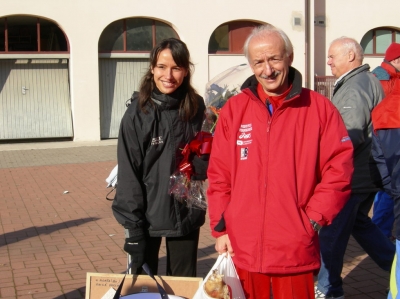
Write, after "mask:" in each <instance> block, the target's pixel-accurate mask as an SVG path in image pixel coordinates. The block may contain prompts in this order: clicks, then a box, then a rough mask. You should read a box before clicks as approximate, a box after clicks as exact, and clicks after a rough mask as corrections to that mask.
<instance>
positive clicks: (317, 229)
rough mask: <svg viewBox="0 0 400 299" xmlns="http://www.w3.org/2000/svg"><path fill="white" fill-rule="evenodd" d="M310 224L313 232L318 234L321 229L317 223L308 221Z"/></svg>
mask: <svg viewBox="0 0 400 299" xmlns="http://www.w3.org/2000/svg"><path fill="white" fill-rule="evenodd" d="M310 223H311V225H312V228H313V230H315V231H316V232H318V231H319V230H320V229H321V227H322V226H321V225H319V224H318V222H315V221H314V220H312V219H310Z"/></svg>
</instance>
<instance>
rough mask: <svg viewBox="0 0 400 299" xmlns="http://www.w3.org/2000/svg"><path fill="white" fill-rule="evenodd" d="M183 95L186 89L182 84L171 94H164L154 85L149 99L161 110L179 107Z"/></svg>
mask: <svg viewBox="0 0 400 299" xmlns="http://www.w3.org/2000/svg"><path fill="white" fill-rule="evenodd" d="M185 96H186V91H185V90H184V88H183V87H182V86H180V87H179V88H178V89H177V90H175V91H174V92H173V93H171V94H164V93H162V92H161V91H159V90H158V88H157V87H155V88H154V90H153V92H152V94H151V99H152V101H153V102H154V103H155V104H157V106H158V107H159V108H161V109H163V110H172V109H178V108H179V105H180V103H181V101H182V100H183V99H184V97H185Z"/></svg>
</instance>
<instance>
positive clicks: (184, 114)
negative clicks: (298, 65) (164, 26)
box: [139, 38, 199, 121]
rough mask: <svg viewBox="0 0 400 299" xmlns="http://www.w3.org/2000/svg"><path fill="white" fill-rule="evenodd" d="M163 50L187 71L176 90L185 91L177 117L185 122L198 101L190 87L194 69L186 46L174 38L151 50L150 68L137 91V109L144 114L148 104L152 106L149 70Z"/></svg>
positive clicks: (192, 114) (165, 40)
mask: <svg viewBox="0 0 400 299" xmlns="http://www.w3.org/2000/svg"><path fill="white" fill-rule="evenodd" d="M165 49H170V50H171V54H172V58H173V59H174V61H175V63H176V64H177V66H179V67H182V68H184V69H186V70H187V71H188V73H187V75H186V77H185V78H184V79H183V82H182V85H181V86H179V87H178V88H179V89H180V88H183V89H184V90H185V91H186V95H185V98H184V99H183V100H182V102H181V104H180V107H179V115H180V116H181V118H182V119H183V120H185V121H188V120H190V119H191V118H192V117H194V116H195V115H196V113H197V109H198V107H199V105H198V102H197V101H198V99H197V95H196V90H195V89H194V88H193V87H192V85H191V82H190V80H191V75H192V69H193V68H194V66H193V63H192V62H191V61H190V54H189V50H188V48H187V47H186V44H185V43H184V42H182V41H181V40H179V39H176V38H167V39H164V40H163V41H161V42H160V43H159V44H158V45H157V46H155V47H154V48H153V50H152V51H151V53H150V66H149V69H148V70H147V72H146V74H145V75H144V76H143V78H142V81H141V83H140V89H139V107H140V109H141V110H142V111H143V112H145V113H146V106H147V105H148V104H149V103H150V104H151V105H154V103H153V101H151V93H152V92H153V90H154V87H155V83H154V79H153V77H154V76H153V74H152V72H151V70H152V69H153V68H154V67H155V66H156V65H157V60H158V55H159V54H160V52H161V51H163V50H165Z"/></svg>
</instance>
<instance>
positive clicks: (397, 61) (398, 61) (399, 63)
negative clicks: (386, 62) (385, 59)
mask: <svg viewBox="0 0 400 299" xmlns="http://www.w3.org/2000/svg"><path fill="white" fill-rule="evenodd" d="M390 63H391V64H392V65H393V66H394V67H395V68H396V70H397V71H400V57H398V58H396V59H394V60H392V61H391V62H390Z"/></svg>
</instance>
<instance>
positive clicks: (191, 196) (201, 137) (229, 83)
mask: <svg viewBox="0 0 400 299" xmlns="http://www.w3.org/2000/svg"><path fill="white" fill-rule="evenodd" d="M251 75H252V73H251V69H250V67H249V66H248V65H247V64H241V65H237V66H234V67H231V68H229V69H228V70H226V71H224V72H222V73H221V74H219V75H217V76H216V77H214V78H213V79H211V80H210V81H209V82H208V83H207V85H206V92H205V97H204V101H205V104H206V117H205V120H204V122H203V126H202V129H201V131H200V132H199V133H198V134H197V135H196V137H195V138H194V140H192V141H191V142H190V143H188V144H187V145H186V146H185V148H184V149H183V150H182V154H183V156H184V158H183V160H182V162H181V163H180V165H179V167H178V169H177V170H176V171H175V172H174V173H173V174H172V175H171V176H170V182H169V186H170V188H169V191H170V194H172V195H174V198H175V199H176V200H178V201H179V202H181V203H186V204H187V206H188V207H189V208H198V209H202V210H206V209H207V201H206V197H205V190H204V181H202V180H200V181H199V180H193V179H191V178H192V175H193V167H192V160H193V157H194V155H197V156H198V157H201V158H202V159H203V160H207V159H205V157H207V156H209V154H210V152H211V145H212V138H213V135H214V131H215V126H216V124H217V121H218V117H219V113H220V111H221V108H222V107H223V106H224V105H225V103H226V102H227V101H228V99H229V98H230V97H232V96H234V95H236V94H238V93H239V92H240V87H241V86H242V84H243V82H244V81H245V80H246V79H247V78H248V77H249V76H251ZM207 161H208V160H207ZM207 163H208V162H207Z"/></svg>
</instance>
